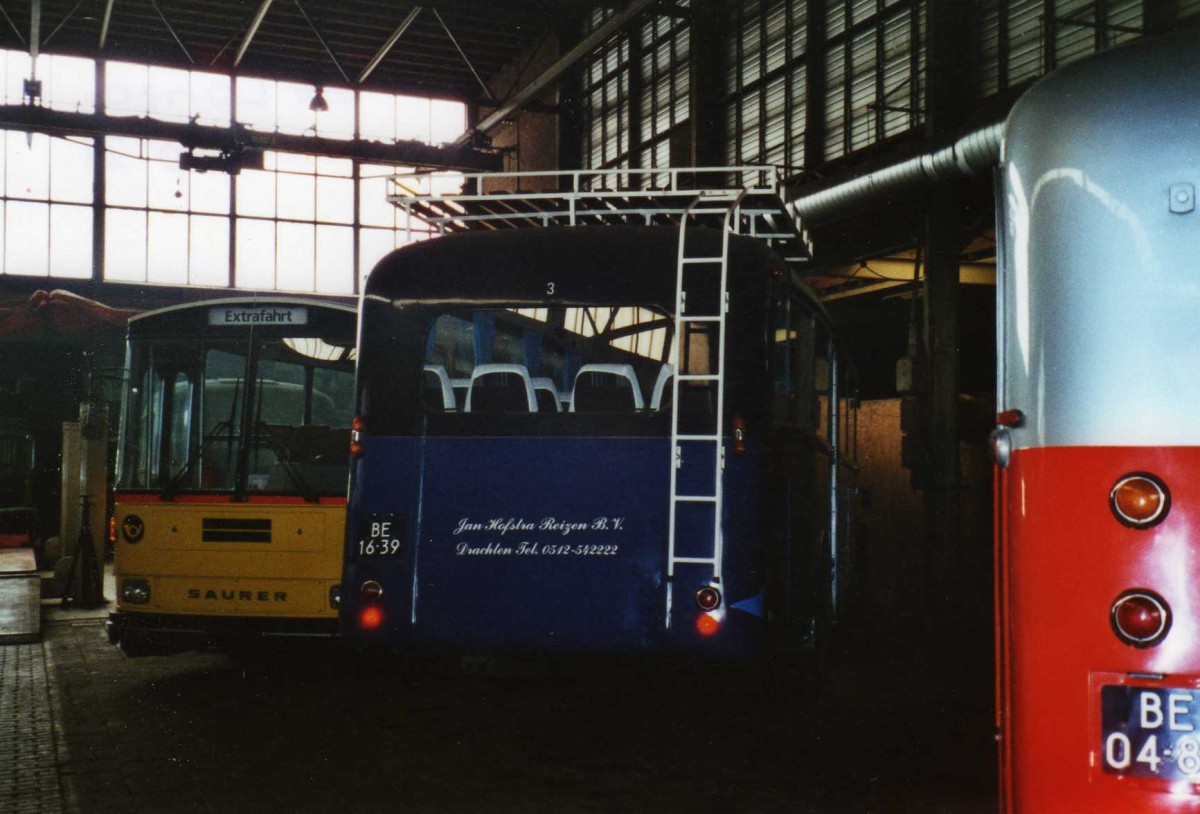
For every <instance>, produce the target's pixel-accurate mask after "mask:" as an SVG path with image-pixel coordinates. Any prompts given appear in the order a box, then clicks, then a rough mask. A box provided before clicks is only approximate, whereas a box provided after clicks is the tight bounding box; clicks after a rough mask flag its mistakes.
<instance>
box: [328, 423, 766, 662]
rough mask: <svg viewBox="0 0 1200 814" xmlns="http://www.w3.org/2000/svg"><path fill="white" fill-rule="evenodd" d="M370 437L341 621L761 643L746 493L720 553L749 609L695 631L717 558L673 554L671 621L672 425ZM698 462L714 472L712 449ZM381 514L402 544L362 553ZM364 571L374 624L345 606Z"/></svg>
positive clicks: (529, 644)
mask: <svg viewBox="0 0 1200 814" xmlns="http://www.w3.org/2000/svg"><path fill="white" fill-rule="evenodd" d="M366 446H367V451H366V452H365V453H364V456H363V459H362V460H360V461H359V462H358V463H357V465H356V472H355V478H356V488H355V490H354V492H353V497H352V503H351V506H350V511H349V518H348V523H349V534H348V559H347V564H346V575H345V592H344V595H345V597H346V602H345V606H344V608H343V619H344V628H345V630H346V633H347V635H348V636H349V637H351V638H357V639H359V640H362V641H375V640H377V641H379V642H386V643H389V644H392V645H399V646H405V645H415V646H422V647H434V648H445V649H452V650H466V651H471V650H489V651H494V650H500V651H533V652H544V653H553V652H577V653H579V652H608V653H616V652H624V653H633V652H651V651H658V652H662V651H693V652H704V653H706V654H710V655H720V656H727V657H728V656H747V655H754V654H757V653H759V652H761V645H762V628H763V624H764V620H763V618H762V613H761V611H758V612H755V611H756V609H757V608H758V606H759V605H760V604H761V602H760V601H759V602H757V603H756V597H757V598H758V600H761V596H762V590H763V582H762V575H761V569H760V567H759V558H760V549H759V546H758V544H757V539H756V537H757V528H756V526H757V524H756V523H755V522H753V520H754V519H755V512H753V511H752V510H749V506H748V505H746V504H748V503H749V500H748V499H747V498H745V497H743V498H742V499H741V500H738V499H737V498H735V499H734V500H733V501H731V503H732V504H733V505H734V506H738V505H739V504H741V508H742V509H744V510H746V513H745V514H744V515H743V518H744V519H745V520H747V521H750V522H745V523H739V524H732V525H734V526H736V527H737V528H734V529H732V530H730V529H729V526H730V524H728V523H727V533H726V541H725V544H726V558H725V567H726V569H727V573H730V574H736V575H737V578H736V579H734V580H732V581H730V582H727V584H726V585H725V586H724V587H725V588H726V589H728V590H733V591H735V592H736V593H735V594H733V595H727V600H728V601H729V603H730V604H733V603H738V602H742V603H743V604H744V608H748V609H749V610H746V609H729V610H727V611H726V614H725V616H724V619H723V623H722V629H721V633H720V634H718V635H716V636H712V637H705V636H701V635H700V634H699V633H698V632H697V631H696V627H695V623H696V618H697V616H698V615H699V612H698V610H697V608H696V605H695V602H694V599H693V596H694V594H695V591H696V589H697V588H699V587H700V586H701V585H704V584H707V583H708V582H709V581H710V578H711V568H710V567H709V566H701V565H688V564H683V565H680V566H679V568H678V569H677V575H676V580H675V583H676V589H675V590H676V592H677V596H676V597H675V600H674V603H673V610H672V613H671V617H672V618H671V625H670V628H669V629H668V626H667V623H666V614H667V584H666V583H667V567H666V563H667V536H668V523H669V517H668V515H669V511H670V508H669V507H670V501H669V495H670V470H669V468H668V467H669V462H670V461H671V458H670V456H669V450H670V439H669V438H666V437H639V438H611V437H609V438H563V437H552V438H540V437H532V438H531V437H521V438H478V437H443V436H439V437H426V438H424V439H417V438H387V437H374V438H371V439H370V440H369V442H368V443H367V445H366ZM696 463H697V464H699V463H701V462H700V461H696ZM706 466H707V467H708V471H709V475H708V478H709V480H710V481H711V477H712V475H711V472H712V469H711V466H712V463H711V458H710V459H709V461H708V462H707V463H706ZM743 467H746V468H749V467H750V464H749V462H748V461H747V462H744V463H743V462H739V466H736V467H733V469H734V470H735V471H742V470H743ZM688 468H689V467H687V466H685V467H684V470H686V469H688ZM729 474H733V473H729ZM681 476H682V474H681ZM726 480H727V481H729V480H731V479H730V478H726ZM734 480H738V481H741V480H742V478H741V477H737V478H735V479H734ZM739 492H740V493H742V494H743V495H744V494H745V492H746V490H745V489H741V490H738V489H734V494H735V495H736V494H738V493H739ZM381 518H385V519H386V520H387V521H388V522H393V523H395V524H396V527H397V528H398V529H400V530H402V531H400V534H402V538H401V539H402V545H401V550H400V552H399V554H398V555H397V556H394V557H387V558H371V557H362V556H356V548H355V546H356V541H357V540H358V539H362V538H363V537H364V535H365V531H364V527H365V526H366V525H367V524H369V523H371V522H377V521H378V520H379V519H381ZM676 531H677V538H678V539H681V540H694V539H697V538H704V537H711V534H712V531H711V515H709V519H707V521H705V522H701V521H696V522H695V523H693V522H690V521H689V520H688V518H687V516H686V515H681V516H680V518H679V525H678V526H677V530H676ZM368 579H374V580H377V581H378V582H380V584H381V585H383V586H384V596H383V598H382V600H383V601H382V603H381V605H382V607H383V610H384V614H385V624H384V626H383V627H382V628H381V629H380V630H378V631H362V630H360V629H359V628H358V626H357V624H356V623H355V618H354V615H355V614H356V612H357V607H358V602H359V598H358V595H357V586H360V585H361V584H362V582H363V581H365V580H368Z"/></svg>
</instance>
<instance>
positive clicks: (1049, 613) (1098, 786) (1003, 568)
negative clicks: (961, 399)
mask: <svg viewBox="0 0 1200 814" xmlns="http://www.w3.org/2000/svg"><path fill="white" fill-rule="evenodd" d="M1130 472H1151V473H1154V474H1155V475H1157V476H1159V477H1160V478H1161V479H1162V480H1163V481H1164V482H1165V483H1166V484H1167V487H1168V489H1169V490H1170V492H1171V509H1170V512H1169V514H1168V516H1167V517H1166V519H1165V520H1164V521H1163V522H1162V523H1160V524H1159V525H1157V526H1154V527H1152V528H1149V529H1134V528H1130V527H1127V526H1125V525H1122V524H1121V523H1120V522H1118V520H1117V519H1116V517H1115V516H1114V514H1113V512H1112V510H1111V509H1110V507H1109V494H1110V492H1111V490H1112V487H1113V485H1114V484H1115V483H1116V482H1117V481H1118V480H1119V479H1120V478H1121V477H1122V476H1123V475H1126V474H1128V473H1130ZM996 494H997V513H996V524H997V601H996V605H997V631H996V638H997V707H998V708H997V722H998V724H999V727H1000V735H1001V737H1000V742H999V744H998V746H999V757H1000V766H1001V808H1002V810H1004V811H1009V812H1064V814H1073V813H1074V812H1080V813H1081V814H1082V813H1083V812H1087V814H1105V812H1112V814H1130V813H1131V812H1143V811H1151V810H1152V811H1200V796H1198V795H1200V774H1197V776H1196V783H1195V784H1192V783H1179V782H1176V783H1175V784H1174V786H1172V785H1171V784H1170V783H1168V782H1167V781H1162V780H1154V779H1143V778H1123V779H1122V778H1118V777H1114V776H1112V775H1111V774H1106V773H1105V772H1104V771H1103V768H1102V766H1101V761H1102V754H1101V753H1102V750H1103V744H1102V739H1101V724H1100V701H1099V688H1100V687H1101V686H1103V685H1105V684H1123V683H1134V684H1139V683H1146V684H1148V685H1151V686H1153V685H1154V684H1158V685H1160V686H1179V687H1196V686H1200V642H1198V641H1197V637H1196V629H1195V627H1196V622H1195V621H1194V620H1195V618H1196V613H1195V610H1194V609H1196V608H1200V550H1198V549H1197V545H1198V544H1200V540H1197V539H1196V537H1197V534H1196V530H1195V527H1196V524H1197V521H1198V517H1197V511H1198V509H1200V447H1045V448H1032V449H1024V450H1018V451H1016V452H1014V453H1013V455H1012V460H1011V463H1010V465H1009V466H1008V468H1006V469H998V470H997V490H996ZM1013 586H1015V587H1016V589H1014V587H1013ZM1131 588H1148V589H1150V590H1152V591H1155V592H1156V593H1158V594H1159V595H1161V596H1162V597H1163V598H1164V599H1165V600H1166V601H1167V603H1168V604H1169V606H1170V607H1171V609H1172V611H1173V613H1172V615H1173V624H1172V627H1171V629H1170V632H1169V633H1168V635H1167V637H1166V639H1165V640H1163V642H1162V643H1161V644H1159V645H1158V646H1156V647H1152V648H1146V649H1139V648H1136V647H1132V646H1130V645H1126V644H1124V643H1123V642H1122V641H1121V640H1119V639H1118V638H1117V636H1116V634H1115V633H1114V632H1113V629H1112V627H1111V624H1110V621H1109V616H1110V610H1111V608H1112V604H1113V601H1114V599H1116V598H1117V596H1118V595H1119V594H1121V593H1122V592H1124V591H1126V590H1129V589H1131ZM1131 674H1135V675H1132V676H1131ZM1143 674H1160V675H1161V676H1162V678H1161V679H1158V678H1151V679H1143V678H1139V677H1138V676H1140V675H1143Z"/></svg>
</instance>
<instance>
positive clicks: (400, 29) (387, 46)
mask: <svg viewBox="0 0 1200 814" xmlns="http://www.w3.org/2000/svg"><path fill="white" fill-rule="evenodd" d="M421 8H422V7H421V6H413V7H412V10H411V11H409V12H408V16H406V17H405V18H404V20H403V21H402V22H401V23H400V25H398V26H397V27H396V30H395V31H393V32H392V36H390V37H388V38H387V42H385V43H384V44H383V46H382V47H381V48H380V49H379V50H378V51H376V52H375V56H373V57H371V61H370V62H368V63H367V67H365V68H363V70H362V73H361V74H359V75H358V84H360V85H361V84H362V83H363V82H365V81H366V80H367V77H368V76H370V75H371V73H372V72H373V71H374V70H375V69H376V68H378V67H379V63H380V62H383V60H384V58H385V57H386V56H387V55H388V52H390V51H391V50H392V47H393V46H395V44H396V42H397V41H398V40H399V39H400V38H401V37H403V36H404V32H405V31H407V30H408V27H409V26H410V25H412V24H413V20H415V19H417V15H418V14H420V13H421Z"/></svg>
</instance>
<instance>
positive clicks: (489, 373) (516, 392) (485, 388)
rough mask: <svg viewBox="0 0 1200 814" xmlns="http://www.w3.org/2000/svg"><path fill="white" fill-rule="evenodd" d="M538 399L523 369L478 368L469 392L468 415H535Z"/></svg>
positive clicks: (510, 366)
mask: <svg viewBox="0 0 1200 814" xmlns="http://www.w3.org/2000/svg"><path fill="white" fill-rule="evenodd" d="M537 409H538V405H537V396H535V395H534V392H533V382H532V381H531V380H530V378H529V371H528V370H527V369H526V368H525V366H524V365H514V364H500V363H493V364H486V365H479V366H477V367H476V368H475V370H474V372H472V373H471V386H470V388H468V390H467V403H466V412H468V413H536V412H537Z"/></svg>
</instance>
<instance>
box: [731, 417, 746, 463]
mask: <svg viewBox="0 0 1200 814" xmlns="http://www.w3.org/2000/svg"><path fill="white" fill-rule="evenodd" d="M745 453H746V420H745V419H744V418H742V417H741V416H740V415H735V416H734V417H733V454H734V455H744V454H745Z"/></svg>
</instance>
